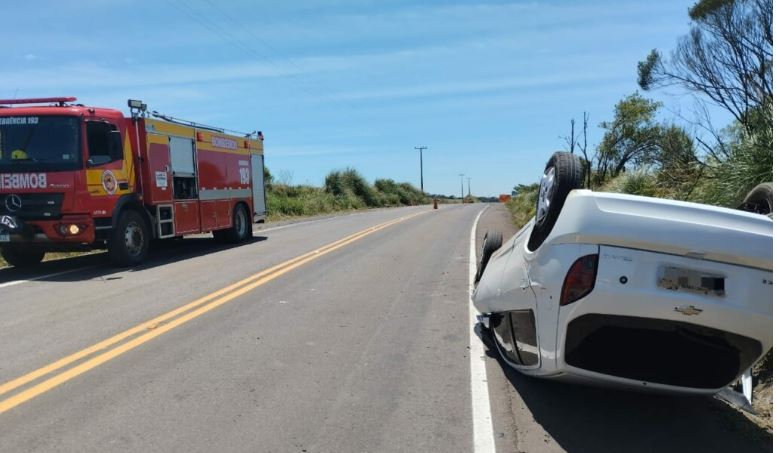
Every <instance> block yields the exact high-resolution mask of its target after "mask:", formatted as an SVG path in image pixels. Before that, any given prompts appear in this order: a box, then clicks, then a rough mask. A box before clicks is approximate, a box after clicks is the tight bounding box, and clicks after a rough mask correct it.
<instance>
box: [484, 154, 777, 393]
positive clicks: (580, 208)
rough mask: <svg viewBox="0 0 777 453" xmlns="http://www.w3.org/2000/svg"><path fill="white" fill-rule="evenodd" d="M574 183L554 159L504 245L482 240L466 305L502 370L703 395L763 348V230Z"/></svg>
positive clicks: (745, 218) (762, 225) (577, 176)
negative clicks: (529, 212)
mask: <svg viewBox="0 0 777 453" xmlns="http://www.w3.org/2000/svg"><path fill="white" fill-rule="evenodd" d="M581 181H582V165H581V164H580V161H579V160H578V158H577V157H576V156H574V155H572V154H569V153H556V154H554V155H553V157H552V158H551V159H550V161H549V162H548V165H547V167H546V169H545V174H544V176H543V179H542V182H541V184H540V193H539V200H538V209H537V215H536V217H535V218H534V219H533V220H532V221H531V222H529V223H528V224H527V225H525V226H524V227H523V228H522V229H521V230H520V231H519V232H518V233H517V234H516V235H515V236H513V237H512V238H510V239H509V240H508V241H507V242H506V243H505V244H504V245H503V246H502V245H501V235H498V234H493V233H488V234H487V236H486V238H485V242H484V247H483V253H482V258H481V261H480V266H479V269H478V273H477V279H478V282H477V286H476V289H475V292H474V294H473V302H474V304H475V307H476V308H477V310H478V311H479V312H480V313H481V314H482V316H481V317H480V319H481V320H482V325H483V327H484V329H483V330H484V333H491V334H493V337H494V340H495V341H494V343H495V345H496V347H497V349H498V350H499V352H500V354H501V356H502V358H503V359H504V360H505V361H506V362H507V363H508V364H510V365H511V366H512V367H514V368H516V369H518V370H519V371H521V372H523V373H525V374H529V375H534V376H540V377H547V378H557V379H566V380H575V381H582V382H589V383H599V384H608V385H621V386H626V387H632V388H634V387H638V388H650V389H654V390H667V391H676V392H685V393H715V392H718V391H719V390H721V389H722V388H724V387H726V386H727V385H728V384H729V383H731V382H732V381H734V380H736V379H737V378H738V377H739V376H740V375H741V374H742V373H743V371H744V370H746V369H748V368H749V367H750V366H752V364H753V363H754V362H755V361H756V360H758V359H759V358H760V357H761V356H762V355H763V354H765V353H766V352H767V351H768V350H769V349H770V348H771V346H772V237H773V234H772V220H771V219H770V218H769V217H767V216H763V215H759V214H753V213H748V212H742V211H737V210H733V209H725V208H718V207H714V206H707V205H700V204H694V203H685V202H678V201H670V200H662V199H655V198H647V197H638V196H630V195H621V194H612V193H597V192H591V191H589V190H579V189H578V187H580V184H581ZM769 195H770V196H771V189H770V191H769ZM769 204H771V200H769Z"/></svg>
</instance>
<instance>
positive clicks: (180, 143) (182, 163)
mask: <svg viewBox="0 0 777 453" xmlns="http://www.w3.org/2000/svg"><path fill="white" fill-rule="evenodd" d="M194 152H195V148H194V141H193V140H192V139H190V138H184V137H170V166H171V167H172V170H173V199H174V200H193V199H196V198H197V170H196V166H195V163H194V162H195V157H194Z"/></svg>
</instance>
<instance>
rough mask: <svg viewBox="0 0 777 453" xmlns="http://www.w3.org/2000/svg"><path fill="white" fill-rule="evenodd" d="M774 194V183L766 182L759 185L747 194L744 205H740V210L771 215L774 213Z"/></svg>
mask: <svg viewBox="0 0 777 453" xmlns="http://www.w3.org/2000/svg"><path fill="white" fill-rule="evenodd" d="M772 193H773V187H772V183H770V182H764V183H761V184H758V185H757V186H755V187H754V188H753V190H751V191H750V192H749V193H748V194H747V196H746V197H745V199H744V200H743V201H742V204H741V205H739V209H741V210H743V211H748V212H754V213H756V214H764V215H769V214H771V213H772V212H773V209H772V206H773V205H772Z"/></svg>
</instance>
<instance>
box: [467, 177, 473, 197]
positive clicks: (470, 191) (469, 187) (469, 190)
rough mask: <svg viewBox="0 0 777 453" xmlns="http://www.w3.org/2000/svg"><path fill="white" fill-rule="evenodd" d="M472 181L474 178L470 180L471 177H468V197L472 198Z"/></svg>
mask: <svg viewBox="0 0 777 453" xmlns="http://www.w3.org/2000/svg"><path fill="white" fill-rule="evenodd" d="M471 179H472V178H470V177H469V176H467V196H468V197H471V196H472V185H471V184H470V180H471Z"/></svg>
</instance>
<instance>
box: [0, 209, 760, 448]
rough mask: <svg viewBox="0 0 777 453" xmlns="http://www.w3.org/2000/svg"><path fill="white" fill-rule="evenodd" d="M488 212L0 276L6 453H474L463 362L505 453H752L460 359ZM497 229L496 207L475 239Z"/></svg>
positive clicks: (381, 219)
mask: <svg viewBox="0 0 777 453" xmlns="http://www.w3.org/2000/svg"><path fill="white" fill-rule="evenodd" d="M484 207H485V205H449V206H442V207H441V209H439V210H432V209H431V208H430V207H428V206H424V207H414V208H400V209H386V210H377V211H369V212H362V213H358V214H352V215H345V216H337V217H333V218H325V219H316V220H314V221H308V222H301V223H295V224H288V225H274V226H273V225H270V226H266V227H264V228H263V229H262V230H260V231H258V232H256V233H255V234H254V239H253V241H252V242H251V243H248V244H244V245H241V246H238V247H225V246H223V245H218V244H216V243H214V242H213V241H212V240H210V239H207V238H188V239H185V240H182V241H177V242H175V243H172V244H167V245H164V246H163V247H161V248H160V249H159V250H158V251H156V252H155V253H154V254H153V255H152V256H151V258H150V260H149V261H148V263H147V264H146V265H144V266H142V267H139V268H136V269H131V270H116V269H112V268H110V267H108V266H107V260H106V258H105V256H104V255H102V254H98V255H92V256H86V257H79V258H73V259H66V260H61V261H56V262H50V263H44V265H42V266H41V267H40V268H38V269H36V270H35V271H34V272H21V271H17V270H15V269H5V270H0V451H2V452H6V451H7V452H29V451H47V452H48V451H67V452H71V451H78V452H89V451H95V452H105V451H141V450H142V451H186V452H198V451H207V452H211V451H246V452H264V451H268V452H319V451H321V452H360V451H398V452H399V451H401V452H416V451H418V452H427V451H428V452H432V451H439V452H470V451H473V404H472V398H473V397H472V395H473V393H472V392H473V391H474V390H473V389H475V388H476V387H477V385H476V384H477V383H471V382H470V371H471V365H472V364H471V363H470V360H471V359H474V360H473V362H472V363H473V364H475V365H472V366H476V365H477V366H483V365H485V369H486V370H487V382H486V384H487V386H486V387H485V388H486V394H487V395H489V398H488V400H490V404H491V406H490V407H491V415H492V417H491V418H492V420H493V430H491V432H487V433H486V434H488V435H490V436H492V438H493V443H494V444H495V446H496V450H497V451H500V452H502V451H505V452H506V451H548V450H552V451H555V450H568V451H606V450H609V451H630V450H646V451H664V450H666V449H667V448H664V447H667V446H668V447H672V446H673V445H674V446H679V447H682V448H681V449H682V451H693V450H696V448H693V447H695V446H700V447H704V448H703V450H704V451H714V450H717V451H731V449H732V448H730V447H732V446H736V447H737V448H736V449H737V450H740V451H757V450H758V449H760V448H762V447H763V445H764V444H763V436H761V437H759V436H760V434H762V433H758V432H755V433H753V432H750V431H747V430H743V429H741V428H740V427H739V425H737V424H736V423H735V422H736V420H734V421H731V420H732V419H730V417H731V416H733V417H736V415H732V413H733V412H732V411H729V412H726V411H725V410H724V409H720V411H722V413H723V415H722V416H721V415H720V414H719V413H707V412H705V411H706V409H707V408H708V407H712V406H709V405H710V404H713V403H711V402H710V400H709V399H705V400H702V401H701V402H699V400H698V399H687V398H686V399H678V398H671V397H661V398H657V397H652V396H644V395H634V394H624V393H618V392H606V391H600V390H595V389H593V390H592V389H581V388H578V387H571V386H566V387H564V386H562V385H560V384H553V383H545V382H541V381H536V380H531V379H527V378H523V377H521V376H520V375H518V374H517V373H515V372H512V371H511V370H510V369H505V368H503V367H502V366H501V365H500V362H499V361H498V360H496V359H495V358H494V353H493V351H491V350H490V349H489V348H488V345H487V344H486V351H485V353H484V354H482V355H474V356H473V357H470V332H471V329H472V328H473V323H472V320H471V319H470V313H469V306H468V291H469V281H468V280H469V275H470V232H471V228H472V225H473V221H474V219H475V217H476V215H477V214H478V213H479V212H480V211H482V210H483V209H484ZM504 219H505V214H504V212H503V211H501V210H500V208H498V207H492V208H491V209H489V210H487V211H486V212H485V214H484V215H483V217H482V220H481V230H482V228H486V227H488V226H489V225H493V226H494V227H499V228H508V229H509V228H510V226H509V223H507V224H506V223H505V220H504ZM481 230H479V233H478V235H480V232H481ZM476 395H477V394H476ZM482 396H485V395H482ZM477 398H480V396H477V397H476V399H475V401H476V402H478V401H479V400H478V399H477ZM687 407H691V409H687ZM715 407H716V408H717V407H718V406H715ZM671 417H674V418H672V420H674V421H672V422H667V420H665V419H667V418H671ZM737 420H738V419H737ZM489 423H490V421H489ZM475 425H476V426H478V424H477V423H476V424H475ZM482 425H483V424H482V423H481V424H480V426H482ZM732 426H733V427H734V428H733V429H732V428H731V427H732ZM475 429H476V430H477V428H475ZM711 430H721V431H723V434H720V435H715V434H710V433H709V432H710V431H711ZM481 434H482V433H481ZM716 436H717V437H716ZM689 447H690V448H689ZM669 449H672V448H669Z"/></svg>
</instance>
